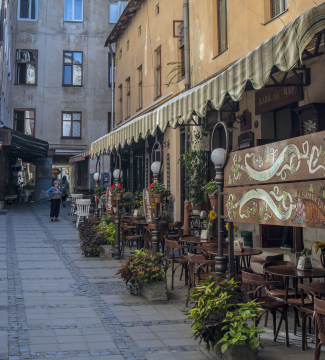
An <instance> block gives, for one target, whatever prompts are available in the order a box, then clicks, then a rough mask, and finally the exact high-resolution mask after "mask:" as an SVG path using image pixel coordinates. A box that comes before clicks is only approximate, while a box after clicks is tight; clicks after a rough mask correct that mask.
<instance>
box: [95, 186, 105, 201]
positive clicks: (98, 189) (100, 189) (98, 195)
mask: <svg viewBox="0 0 325 360" xmlns="http://www.w3.org/2000/svg"><path fill="white" fill-rule="evenodd" d="M94 194H95V195H96V199H97V200H99V199H100V198H101V196H102V195H103V194H104V188H103V187H101V186H95V187H94Z"/></svg>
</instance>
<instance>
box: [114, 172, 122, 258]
mask: <svg viewBox="0 0 325 360" xmlns="http://www.w3.org/2000/svg"><path fill="white" fill-rule="evenodd" d="M118 183H119V179H115V186H118ZM115 202H116V213H115V219H114V224H115V237H114V238H115V251H114V257H115V259H121V247H120V212H119V201H118V200H116V201H115Z"/></svg>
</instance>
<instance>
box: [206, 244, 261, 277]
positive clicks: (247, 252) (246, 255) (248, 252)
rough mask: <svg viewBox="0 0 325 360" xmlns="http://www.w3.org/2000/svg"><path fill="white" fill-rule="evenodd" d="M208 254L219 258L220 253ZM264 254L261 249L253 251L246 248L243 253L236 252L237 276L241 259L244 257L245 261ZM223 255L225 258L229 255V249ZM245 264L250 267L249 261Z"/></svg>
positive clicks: (210, 252) (212, 252) (211, 252)
mask: <svg viewBox="0 0 325 360" xmlns="http://www.w3.org/2000/svg"><path fill="white" fill-rule="evenodd" d="M208 253H209V254H211V255H214V256H218V252H216V251H208ZM262 253H263V251H262V250H260V249H252V248H247V247H244V250H243V251H234V257H235V259H236V274H238V273H239V259H240V258H241V257H243V258H244V259H245V258H250V257H251V256H254V255H260V254H262ZM223 255H224V256H228V255H229V253H228V248H224V249H223ZM245 264H247V266H248V267H249V261H247V262H246V261H245Z"/></svg>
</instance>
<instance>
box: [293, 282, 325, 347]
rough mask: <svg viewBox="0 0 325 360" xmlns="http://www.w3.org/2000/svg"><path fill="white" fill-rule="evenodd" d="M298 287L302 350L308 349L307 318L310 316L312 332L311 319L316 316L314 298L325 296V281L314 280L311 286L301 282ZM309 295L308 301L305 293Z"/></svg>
mask: <svg viewBox="0 0 325 360" xmlns="http://www.w3.org/2000/svg"><path fill="white" fill-rule="evenodd" d="M298 288H299V289H300V290H301V296H300V306H297V307H298V309H299V311H300V317H301V328H302V350H306V349H307V331H306V318H307V317H308V318H309V333H310V332H311V320H312V319H313V317H314V299H315V298H316V299H322V298H325V283H323V282H316V281H313V282H312V283H311V284H310V285H309V286H308V285H304V284H299V285H298ZM306 294H307V295H308V297H309V298H308V299H307V301H306V299H305V295H306Z"/></svg>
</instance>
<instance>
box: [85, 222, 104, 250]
mask: <svg viewBox="0 0 325 360" xmlns="http://www.w3.org/2000/svg"><path fill="white" fill-rule="evenodd" d="M98 224H99V223H98V221H95V220H93V219H86V220H85V221H84V222H83V223H82V225H80V226H79V239H80V241H81V245H80V247H81V249H82V253H83V255H85V256H99V255H100V252H101V251H102V247H101V245H102V244H103V243H104V242H105V234H104V233H103V232H98V229H97V227H98Z"/></svg>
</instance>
